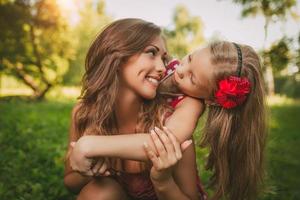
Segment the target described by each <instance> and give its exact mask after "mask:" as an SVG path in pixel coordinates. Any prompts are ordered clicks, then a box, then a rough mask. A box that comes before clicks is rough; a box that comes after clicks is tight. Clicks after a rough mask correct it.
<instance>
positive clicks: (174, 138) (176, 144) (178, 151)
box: [163, 127, 182, 160]
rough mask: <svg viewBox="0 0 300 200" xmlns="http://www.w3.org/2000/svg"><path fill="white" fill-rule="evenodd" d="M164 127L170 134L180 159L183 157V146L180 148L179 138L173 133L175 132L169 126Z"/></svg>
mask: <svg viewBox="0 0 300 200" xmlns="http://www.w3.org/2000/svg"><path fill="white" fill-rule="evenodd" d="M163 128H164V130H165V132H166V133H167V134H168V136H169V138H170V140H171V142H172V144H173V147H174V150H175V155H176V158H177V159H178V160H180V159H181V158H182V152H181V148H180V145H179V142H178V140H177V138H176V137H175V136H174V135H173V133H172V132H171V131H170V130H169V129H168V128H167V127H163Z"/></svg>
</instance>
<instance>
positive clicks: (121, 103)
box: [115, 88, 142, 133]
mask: <svg viewBox="0 0 300 200" xmlns="http://www.w3.org/2000/svg"><path fill="white" fill-rule="evenodd" d="M141 105H142V98H141V97H139V96H137V95H136V94H135V93H133V92H132V91H130V90H128V89H125V88H120V91H119V94H118V97H117V100H116V106H115V108H116V117H117V122H118V127H119V130H120V132H121V133H122V130H124V131H126V132H127V131H129V132H132V131H134V130H135V127H136V124H137V120H138V114H139V111H140V108H141Z"/></svg>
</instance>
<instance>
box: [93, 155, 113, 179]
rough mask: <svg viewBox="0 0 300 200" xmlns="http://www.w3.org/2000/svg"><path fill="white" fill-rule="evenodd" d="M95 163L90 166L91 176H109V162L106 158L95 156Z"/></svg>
mask: <svg viewBox="0 0 300 200" xmlns="http://www.w3.org/2000/svg"><path fill="white" fill-rule="evenodd" d="M95 160H96V163H95V164H94V165H93V167H92V169H91V170H92V173H93V176H109V175H110V172H109V171H108V169H110V162H109V160H108V159H106V158H102V157H100V158H96V159H95Z"/></svg>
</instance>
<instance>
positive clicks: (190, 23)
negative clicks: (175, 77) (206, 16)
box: [164, 5, 204, 58]
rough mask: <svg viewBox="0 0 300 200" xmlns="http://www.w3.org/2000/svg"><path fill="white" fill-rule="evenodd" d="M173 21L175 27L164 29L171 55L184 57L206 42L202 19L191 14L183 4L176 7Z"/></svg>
mask: <svg viewBox="0 0 300 200" xmlns="http://www.w3.org/2000/svg"><path fill="white" fill-rule="evenodd" d="M173 23H174V26H175V27H174V28H173V29H164V33H165V35H166V38H167V44H168V50H169V52H170V54H171V55H173V56H175V57H179V58H182V57H183V56H185V55H186V54H187V53H188V52H190V51H191V50H194V49H195V48H196V47H198V46H199V45H200V44H202V43H203V42H204V37H203V30H202V29H203V23H202V20H201V19H200V18H199V17H193V16H190V13H189V11H188V10H187V9H186V7H184V6H183V5H179V6H177V7H176V9H175V13H174V17H173Z"/></svg>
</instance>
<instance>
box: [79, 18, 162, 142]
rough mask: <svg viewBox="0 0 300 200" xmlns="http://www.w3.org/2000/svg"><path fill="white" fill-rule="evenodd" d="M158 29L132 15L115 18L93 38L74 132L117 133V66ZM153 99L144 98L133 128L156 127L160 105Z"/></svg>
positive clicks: (155, 35)
mask: <svg viewBox="0 0 300 200" xmlns="http://www.w3.org/2000/svg"><path fill="white" fill-rule="evenodd" d="M160 34H161V29H160V28H159V27H158V26H156V25H155V24H153V23H150V22H147V21H144V20H141V19H134V18H127V19H121V20H117V21H115V22H113V23H111V24H110V25H108V26H107V27H105V28H104V30H103V31H102V32H101V33H100V34H99V35H98V36H97V37H96V39H95V40H94V42H93V43H92V45H91V46H90V48H89V50H88V53H87V56H86V61H85V69H86V71H85V74H84V77H83V87H82V93H81V96H80V102H79V106H78V109H77V112H76V114H75V125H76V127H75V129H76V130H75V132H76V133H77V134H78V138H79V137H81V136H82V135H86V134H92V135H111V134H117V133H118V124H117V121H116V116H115V103H116V98H117V94H118V89H119V77H118V69H119V68H120V67H122V65H123V64H124V63H126V62H127V60H128V59H129V58H130V57H131V56H133V55H136V54H139V53H141V52H142V51H143V50H144V49H145V48H146V46H147V45H149V44H150V43H151V42H152V41H153V39H155V37H158V36H160ZM158 101H159V99H158V97H157V98H155V99H154V100H148V101H147V100H145V101H144V102H143V104H142V106H141V110H140V113H139V117H138V118H139V119H138V125H137V131H138V132H149V130H150V128H151V127H152V128H153V127H154V124H155V125H156V126H160V125H161V122H162V119H161V117H162V116H163V115H162V112H163V107H162V106H161V105H160V103H158Z"/></svg>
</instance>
